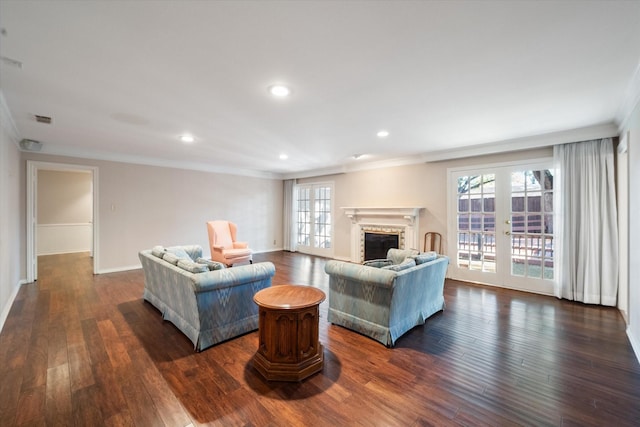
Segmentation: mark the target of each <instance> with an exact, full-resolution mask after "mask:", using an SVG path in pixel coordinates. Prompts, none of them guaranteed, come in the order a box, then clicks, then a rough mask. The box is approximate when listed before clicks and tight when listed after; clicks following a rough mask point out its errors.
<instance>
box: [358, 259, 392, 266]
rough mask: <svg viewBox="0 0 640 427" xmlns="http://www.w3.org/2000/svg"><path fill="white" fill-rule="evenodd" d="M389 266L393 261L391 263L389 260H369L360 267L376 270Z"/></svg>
mask: <svg viewBox="0 0 640 427" xmlns="http://www.w3.org/2000/svg"><path fill="white" fill-rule="evenodd" d="M391 264H393V261H391V260H390V259H370V260H368V261H365V262H363V263H362V265H366V266H368V267H376V268H380V267H384V266H387V265H391Z"/></svg>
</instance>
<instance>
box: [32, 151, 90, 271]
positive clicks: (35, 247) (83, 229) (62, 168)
mask: <svg viewBox="0 0 640 427" xmlns="http://www.w3.org/2000/svg"><path fill="white" fill-rule="evenodd" d="M49 172H75V173H83V174H89V175H90V185H91V195H90V198H91V201H90V203H91V218H89V219H88V221H89V222H86V223H75V224H71V226H72V228H74V229H76V231H74V233H75V234H77V235H82V234H85V235H86V234H88V238H89V239H90V244H89V251H90V253H91V256H92V257H93V272H94V274H95V273H96V272H97V271H98V261H97V260H98V256H97V255H98V254H97V248H98V244H97V243H98V241H97V227H98V204H97V200H98V197H97V189H98V168H97V167H92V166H81V165H70V164H61V163H49V162H38V161H27V281H28V282H33V281H36V280H37V279H38V254H39V249H40V251H42V250H43V249H42V247H43V245H39V244H38V243H39V234H41V233H43V230H46V233H47V234H46V235H42V236H41V237H42V239H43V240H46V241H48V242H52V243H50V244H49V246H50V245H51V244H55V240H56V239H59V238H60V237H59V236H56V233H64V232H65V231H64V230H65V229H67V230H69V227H66V226H62V225H61V224H53V226H52V227H48V228H45V229H42V228H41V227H39V224H38V176H39V174H45V173H49ZM66 225H69V224H66ZM87 227H88V228H87ZM39 228H41V229H40V232H39ZM64 239H65V241H71V240H73V239H68V236H67V237H65V238H64ZM41 243H46V242H41ZM39 246H40V248H39ZM44 246H45V247H46V246H47V245H46V244H45V245H44ZM63 250H64V249H63Z"/></svg>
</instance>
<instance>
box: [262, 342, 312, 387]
mask: <svg viewBox="0 0 640 427" xmlns="http://www.w3.org/2000/svg"><path fill="white" fill-rule="evenodd" d="M318 347H319V348H318V350H319V352H318V354H316V355H315V356H313V357H311V358H309V359H306V360H304V361H302V362H298V363H282V362H271V361H269V360H267V358H266V357H264V356H263V355H262V354H261V353H256V354H255V355H254V356H253V366H254V367H255V368H256V369H257V370H258V372H260V373H261V374H262V376H263V377H265V378H266V379H267V380H269V381H302V380H303V379H305V378H307V377H309V376H311V375H313V374H315V373H316V372H320V371H322V367H323V366H324V354H323V348H322V344H318Z"/></svg>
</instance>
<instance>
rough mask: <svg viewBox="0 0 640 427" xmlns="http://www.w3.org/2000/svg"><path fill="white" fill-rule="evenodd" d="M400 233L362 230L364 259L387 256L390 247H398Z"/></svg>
mask: <svg viewBox="0 0 640 427" xmlns="http://www.w3.org/2000/svg"><path fill="white" fill-rule="evenodd" d="M399 243H400V235H399V234H395V233H370V232H366V231H365V232H364V260H365V261H368V260H370V259H382V258H386V257H387V251H388V250H389V249H391V248H399V246H398V245H399Z"/></svg>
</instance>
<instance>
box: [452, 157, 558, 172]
mask: <svg viewBox="0 0 640 427" xmlns="http://www.w3.org/2000/svg"><path fill="white" fill-rule="evenodd" d="M552 161H553V157H540V158H537V159H531V160H515V161H513V162H499V163H487V164H480V165H470V166H457V167H455V168H447V174H449V173H450V172H465V171H470V172H476V171H478V170H485V169H491V168H503V167H511V166H522V165H525V166H529V165H533V167H534V168H535V167H543V166H547V165H548V164H549V162H552Z"/></svg>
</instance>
